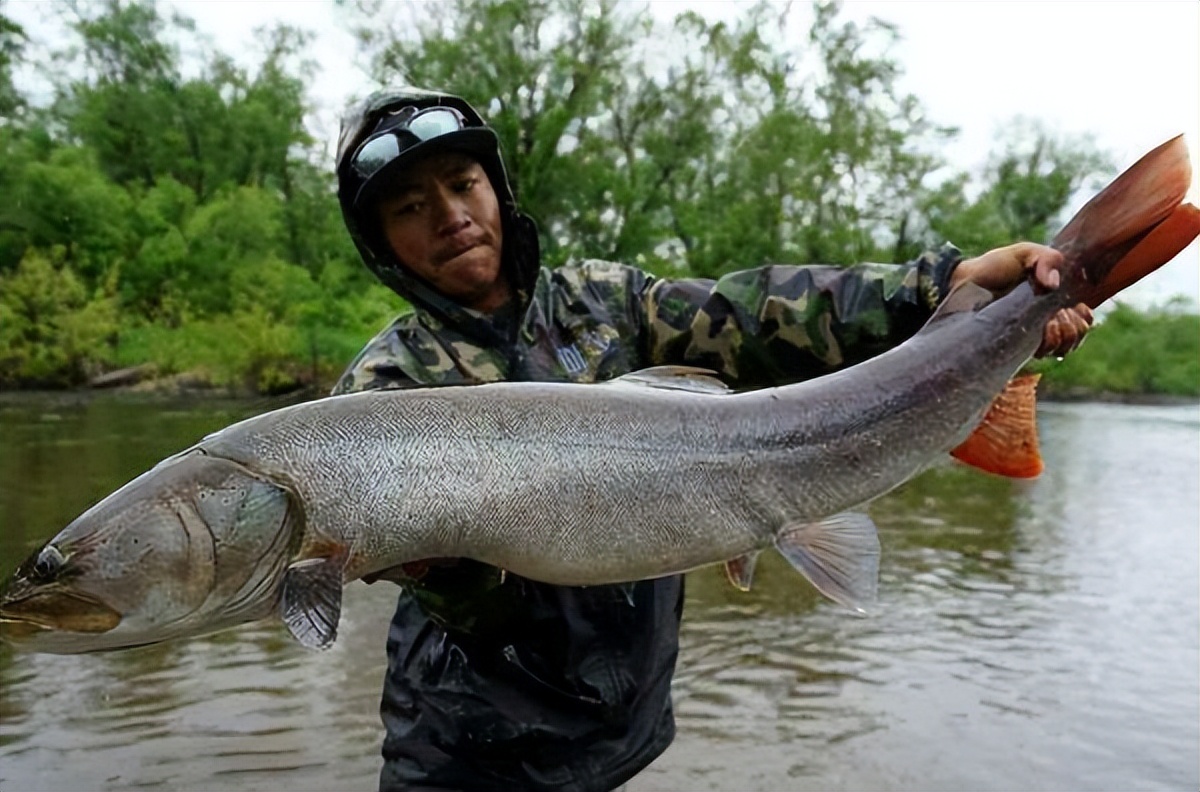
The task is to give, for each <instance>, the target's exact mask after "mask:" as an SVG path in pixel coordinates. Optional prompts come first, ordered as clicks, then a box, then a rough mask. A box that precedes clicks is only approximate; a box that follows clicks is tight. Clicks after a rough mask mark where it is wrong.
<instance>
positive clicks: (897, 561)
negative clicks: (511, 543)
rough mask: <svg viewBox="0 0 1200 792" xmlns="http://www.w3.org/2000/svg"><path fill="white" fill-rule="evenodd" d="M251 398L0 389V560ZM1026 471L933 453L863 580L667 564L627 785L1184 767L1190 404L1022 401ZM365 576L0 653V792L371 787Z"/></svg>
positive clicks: (1004, 777) (1190, 711)
mask: <svg viewBox="0 0 1200 792" xmlns="http://www.w3.org/2000/svg"><path fill="white" fill-rule="evenodd" d="M273 406H276V405H275V404H271V403H266V402H257V403H253V404H250V403H219V404H191V405H186V404H184V405H178V404H176V405H164V404H162V403H155V402H147V403H137V402H130V401H128V400H118V399H112V398H72V397H49V396H45V395H39V396H23V397H12V396H6V397H5V398H4V399H3V400H0V575H2V576H7V574H8V573H9V572H10V571H11V570H12V569H13V568H14V567H15V566H16V564H17V563H18V562H19V561H20V560H21V559H22V558H23V557H24V556H25V555H26V554H28V553H29V552H30V551H32V550H33V549H34V548H35V547H36V546H37V545H39V544H40V543H41V542H42V541H44V540H45V539H47V538H49V537H50V536H51V535H53V534H54V533H55V532H56V531H57V530H58V529H59V528H60V527H61V526H62V525H64V524H65V523H66V522H67V521H68V520H70V519H71V518H72V517H74V516H75V515H76V514H78V513H79V512H80V511H82V510H83V509H84V508H86V507H87V506H88V505H89V504H90V503H92V502H93V501H94V500H96V499H98V498H99V497H101V496H103V495H104V494H106V493H107V492H109V491H111V490H112V489H114V488H115V487H117V486H118V485H120V484H121V483H123V482H124V481H126V480H127V479H129V478H131V477H132V476H134V475H135V474H137V473H140V472H141V471H142V470H144V469H145V468H147V467H149V466H150V465H151V464H153V463H154V462H156V461H157V460H159V459H160V458H162V457H163V456H166V455H167V454H169V453H171V452H173V451H176V450H178V449H179V448H181V447H183V446H185V445H187V444H189V443H190V442H192V441H194V440H196V439H198V438H199V437H200V436H202V435H203V434H204V433H206V432H208V431H211V430H214V429H217V428H219V427H221V426H224V425H226V424H227V423H229V422H231V421H232V420H234V419H237V418H240V417H243V416H246V415H249V414H253V413H254V412H258V411H261V410H264V409H269V408H271V407H273ZM1039 418H1040V423H1041V436H1042V443H1043V455H1044V457H1045V459H1046V465H1047V469H1046V472H1045V473H1044V474H1043V475H1042V477H1041V478H1040V479H1038V480H1037V481H1035V482H1032V483H1014V482H1010V481H1006V480H1000V479H995V478H992V477H988V476H985V475H982V474H978V473H976V472H974V471H972V470H968V469H966V468H963V467H959V466H950V465H947V466H946V467H944V468H939V469H937V470H934V471H930V472H928V473H926V474H924V475H923V476H921V477H920V478H918V479H917V480H915V481H913V482H911V483H910V484H908V485H906V486H905V487H903V488H901V489H900V490H897V491H896V492H894V493H892V494H891V495H889V496H888V497H886V498H884V499H882V500H880V501H878V502H877V503H875V504H874V505H873V506H872V507H871V513H872V515H873V516H874V518H875V520H876V522H877V523H878V524H879V526H880V533H881V539H882V543H883V560H882V573H881V585H880V598H879V604H878V607H877V608H876V609H875V612H874V613H873V614H872V615H871V616H870V617H866V618H862V617H856V616H853V615H851V614H849V613H847V612H846V611H844V610H842V609H839V608H838V607H837V606H834V605H832V604H830V603H828V602H825V601H822V600H820V599H819V598H818V597H817V596H816V595H814V594H813V592H812V590H811V589H810V588H809V587H808V585H807V584H806V583H805V582H804V581H803V580H802V579H801V578H800V577H799V576H798V575H797V574H796V573H794V572H792V571H791V570H790V569H789V568H788V567H787V566H786V565H785V564H784V563H783V562H782V561H781V560H779V559H778V558H777V557H774V556H772V557H770V558H767V557H765V556H764V558H763V559H762V561H760V565H759V571H758V576H757V579H756V581H755V588H754V591H753V592H751V593H749V594H742V593H739V592H737V591H735V590H733V589H731V588H729V587H728V586H727V584H725V583H724V580H723V577H722V576H721V575H720V574H719V573H718V572H717V571H716V569H715V568H714V569H706V570H700V571H698V572H695V573H692V574H691V575H690V576H689V579H688V600H687V606H686V610H685V617H684V628H683V632H682V636H681V640H682V650H681V653H680V662H679V668H678V673H677V677H676V681H675V687H674V698H675V702H676V709H677V719H678V725H679V730H678V737H677V738H676V740H675V743H674V745H673V746H672V747H671V748H670V749H669V750H668V751H667V752H666V753H665V754H664V755H663V756H662V757H661V758H660V759H659V760H658V761H656V762H655V763H654V764H652V765H651V766H650V767H649V768H648V769H647V770H646V771H645V772H644V773H643V774H642V775H641V776H639V777H638V778H637V779H635V780H634V781H632V782H631V783H630V785H629V788H630V790H632V792H649V791H650V790H672V789H687V790H699V789H713V790H780V789H792V790H843V789H844V790H861V789H872V790H961V789H972V790H1013V789H1021V790H1116V789H1122V790H1135V789H1136V790H1195V789H1197V788H1200V769H1198V768H1200V601H1198V591H1200V538H1198V537H1200V494H1198V493H1200V407H1196V406H1176V407H1140V406H1138V407H1135V406H1122V405H1100V404H1072V405H1064V404H1048V405H1043V407H1042V408H1041V410H1040V416H1039ZM394 600H395V590H394V588H392V587H391V586H390V584H386V583H380V584H376V585H374V586H366V585H364V584H362V583H354V584H351V585H350V586H349V587H348V588H347V590H346V602H345V605H344V611H343V622H342V626H341V634H340V636H339V638H338V642H337V643H336V644H335V646H334V647H333V648H332V649H330V650H329V651H326V652H322V653H312V652H308V651H305V650H303V649H301V648H300V647H298V646H297V645H295V644H294V643H292V642H291V641H290V639H289V638H288V637H287V636H286V635H285V633H284V632H283V630H282V629H281V628H278V627H276V626H271V625H253V626H249V627H245V628H240V629H235V630H230V631H227V632H225V633H221V634H219V635H216V636H212V637H208V638H202V639H196V640H191V641H185V642H176V643H172V644H167V645H159V646H152V647H146V648H143V649H136V650H128V651H123V652H116V653H109V654H101V655H90V656H52V655H28V654H22V653H16V652H13V651H12V650H11V649H9V648H8V647H0V790H4V792H9V791H10V790H11V791H12V792H18V791H21V792H24V791H27V790H28V791H31V792H32V791H34V790H53V791H54V792H62V791H63V790H89V791H90V790H117V789H130V788H149V789H155V788H157V789H171V790H174V789H189V790H192V789H195V790H199V789H203V790H226V789H228V790H279V789H287V790H290V792H298V791H299V790H330V789H338V790H349V789H362V790H367V789H373V788H374V786H375V783H376V775H377V773H378V767H379V760H378V758H377V757H378V743H379V741H380V739H381V727H380V725H379V722H378V716H377V699H378V694H379V689H380V684H381V678H382V673H383V668H384V657H383V642H384V635H385V633H386V627H387V622H388V618H389V617H390V615H391V609H392V607H393V604H394Z"/></svg>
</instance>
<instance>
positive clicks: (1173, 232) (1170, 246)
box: [1081, 203, 1200, 308]
mask: <svg viewBox="0 0 1200 792" xmlns="http://www.w3.org/2000/svg"><path fill="white" fill-rule="evenodd" d="M1197 236H1200V209H1197V208H1196V207H1195V206H1193V205H1192V204H1186V203H1185V204H1180V205H1179V206H1177V207H1175V211H1173V212H1171V214H1169V215H1167V219H1165V220H1163V221H1162V222H1161V223H1159V224H1158V225H1156V226H1154V228H1151V229H1150V231H1149V232H1147V233H1146V234H1145V235H1144V236H1143V237H1141V238H1140V240H1139V241H1138V242H1137V243H1136V244H1135V245H1134V246H1133V247H1132V248H1131V249H1130V250H1129V252H1128V253H1126V254H1125V255H1124V256H1123V257H1121V259H1120V260H1119V261H1117V263H1116V264H1114V265H1113V268H1112V270H1111V271H1110V272H1109V273H1108V277H1106V278H1105V279H1104V280H1103V281H1101V282H1100V283H1098V284H1096V285H1095V286H1094V287H1092V288H1090V289H1087V290H1085V293H1084V294H1083V295H1081V299H1082V301H1083V302H1085V303H1087V304H1088V305H1089V306H1091V307H1092V308H1095V307H1096V306H1098V305H1099V304H1100V303H1102V302H1104V301H1105V300H1107V299H1108V298H1109V297H1112V296H1113V295H1114V294H1116V293H1117V292H1119V291H1121V290H1122V289H1125V288H1127V287H1129V286H1132V285H1133V284H1134V283H1137V282H1138V281H1139V280H1141V279H1142V278H1144V277H1145V276H1146V275H1149V274H1150V273H1151V272H1154V270H1156V269H1158V268H1159V267H1161V266H1162V265H1163V264H1166V263H1167V262H1168V261H1170V260H1171V259H1173V258H1175V257H1176V256H1177V255H1179V252H1180V251H1181V250H1183V249H1184V248H1185V247H1187V246H1188V245H1189V244H1191V242H1192V240H1193V239H1195V238H1196V237H1197Z"/></svg>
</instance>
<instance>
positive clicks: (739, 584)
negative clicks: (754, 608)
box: [725, 550, 759, 591]
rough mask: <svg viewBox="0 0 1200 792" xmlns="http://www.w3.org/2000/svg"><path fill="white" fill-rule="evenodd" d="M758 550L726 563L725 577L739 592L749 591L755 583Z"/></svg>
mask: <svg viewBox="0 0 1200 792" xmlns="http://www.w3.org/2000/svg"><path fill="white" fill-rule="evenodd" d="M758 553H759V551H758V550H755V551H753V552H751V553H746V554H745V555H740V556H738V557H737V558H731V559H729V560H728V561H726V562H725V577H726V578H727V579H728V580H729V582H730V584H731V585H732V586H733V587H734V588H736V589H737V590H738V591H749V590H750V584H751V583H753V582H754V563H755V562H756V561H758Z"/></svg>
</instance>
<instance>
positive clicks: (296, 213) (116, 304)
mask: <svg viewBox="0 0 1200 792" xmlns="http://www.w3.org/2000/svg"><path fill="white" fill-rule="evenodd" d="M3 3H4V0H0V195H3V196H4V200H3V202H2V203H0V387H48V386H49V387H59V386H70V385H75V384H79V383H83V382H87V381H88V380H89V379H90V378H92V377H94V376H96V375H98V374H101V373H103V372H107V371H111V370H113V369H119V368H122V367H129V366H134V365H140V364H151V365H152V366H153V367H154V368H155V369H156V371H157V373H158V374H159V375H160V376H166V375H171V374H177V373H179V374H183V373H186V374H188V375H189V376H190V377H191V378H192V379H193V380H196V381H202V382H208V383H211V384H217V385H230V386H235V387H249V388H253V389H257V390H264V391H270V390H278V389H286V388H290V387H294V386H296V385H298V384H312V385H318V386H320V387H324V386H327V385H328V383H329V381H330V379H331V377H333V376H335V375H336V373H337V372H338V371H340V369H341V368H342V367H343V366H344V365H345V364H346V363H347V362H348V360H349V359H350V357H351V356H352V355H353V353H354V352H355V350H356V349H357V348H358V347H359V346H361V344H362V343H363V342H364V341H365V340H366V339H367V338H368V337H369V336H370V335H371V334H372V333H374V332H375V331H376V330H378V329H379V328H380V327H381V326H382V325H383V324H384V323H385V322H386V321H387V318H388V317H389V315H390V314H392V313H394V312H395V311H397V310H398V309H399V307H400V306H399V301H398V298H396V297H395V295H393V294H391V293H390V292H388V291H387V290H385V289H384V288H383V287H382V286H380V285H378V284H377V283H375V282H374V281H373V280H372V279H371V278H370V277H369V275H368V273H367V272H366V270H365V268H364V267H363V266H362V265H361V263H360V262H359V260H358V258H357V255H356V253H355V251H354V249H353V246H352V245H351V244H350V242H349V239H348V237H347V236H346V234H345V232H344V230H343V229H342V226H341V218H340V214H339V211H338V207H337V203H336V200H335V198H334V193H333V181H332V163H331V162H329V161H328V159H327V154H326V153H325V152H326V150H327V145H325V144H326V143H327V141H317V140H314V139H313V137H312V136H311V135H310V134H309V132H308V131H307V127H306V118H307V117H309V115H310V114H311V112H312V111H313V109H314V108H313V107H312V106H311V102H312V100H311V98H310V97H309V94H308V89H307V86H308V83H309V82H310V79H311V76H312V73H313V69H314V65H313V64H312V63H310V62H308V61H306V60H305V58H304V52H305V47H306V45H307V43H308V41H309V34H308V33H305V32H302V31H298V30H295V29H293V28H290V27H287V26H279V27H276V28H274V29H271V30H265V31H261V34H260V35H259V37H258V40H259V42H260V51H259V52H257V53H256V54H254V55H253V57H251V58H250V59H249V62H250V63H251V64H252V65H246V63H245V62H244V60H242V59H234V58H233V57H231V56H230V55H229V54H227V53H223V52H220V51H217V50H214V49H213V48H212V47H211V45H208V44H205V43H204V42H203V40H202V39H199V38H198V37H197V36H196V35H195V32H194V30H193V25H192V23H191V22H190V21H189V20H188V19H186V18H183V17H180V16H178V15H170V14H167V13H166V12H165V11H164V10H163V9H162V8H160V7H158V6H156V5H155V4H154V3H153V2H152V1H151V0H137V1H134V0H129V1H123V0H106V1H105V2H97V3H93V4H64V5H62V6H58V7H57V8H58V9H59V11H60V12H61V14H62V22H63V24H64V29H65V30H66V31H67V34H66V37H65V38H64V39H62V40H61V41H59V42H57V43H56V44H54V45H50V44H45V43H38V42H34V41H33V40H32V39H31V38H30V37H29V36H27V35H26V32H25V31H24V30H22V29H21V28H20V26H19V25H17V24H16V23H15V22H13V21H12V20H11V19H10V18H8V17H7V16H5V15H4V5H3ZM347 13H348V14H349V15H350V22H351V24H352V25H353V26H354V27H355V29H356V32H357V33H358V36H359V40H360V42H361V46H362V51H361V53H360V54H359V55H360V59H362V60H364V61H365V62H366V63H368V64H369V67H370V69H371V70H372V72H373V74H374V76H375V77H376V79H377V80H378V81H379V82H380V83H381V84H391V83H396V82H406V83H411V84H417V85H425V86H430V87H440V88H443V89H447V90H450V91H454V92H456V93H460V94H462V95H464V96H466V97H467V98H468V99H469V100H470V101H472V102H473V103H474V104H476V106H478V107H480V108H481V109H483V110H484V112H485V114H487V115H488V117H489V119H490V120H491V121H492V122H493V123H494V125H495V127H496V129H497V131H498V133H499V134H500V137H501V139H502V142H503V145H504V149H505V152H506V156H507V159H508V163H509V168H510V171H511V173H512V176H513V177H514V179H515V181H516V183H517V186H518V191H519V196H520V200H521V202H522V205H523V206H524V207H525V208H526V209H527V210H528V211H529V212H530V213H531V214H533V215H534V217H535V219H537V221H538V223H539V226H540V227H541V229H542V231H543V235H544V242H545V245H544V246H545V249H546V250H547V263H550V264H555V263H560V262H563V261H566V260H568V259H571V258H577V257H585V256H594V257H601V258H609V259H614V260H620V261H627V262H631V263H636V264H639V265H641V266H644V267H647V268H649V269H652V270H655V271H658V272H661V273H664V274H671V275H691V274H695V275H706V276H711V275H716V274H720V273H723V272H727V271H730V270H733V269H738V268H743V267H748V266H754V265H757V264H761V263H763V262H766V261H786V262H795V263H805V262H814V261H822V262H833V263H847V262H852V261H858V260H865V259H874V260H885V261H886V260H890V261H900V260H905V259H907V258H909V257H911V256H912V255H913V254H914V253H916V252H918V251H919V250H920V249H921V248H923V247H925V246H928V245H935V244H939V243H940V242H941V241H943V240H945V239H950V240H953V241H954V242H956V243H957V244H959V245H960V246H961V247H963V248H964V249H965V250H967V251H970V252H977V251H982V250H984V249H986V248H988V247H992V246H995V245H998V244H1003V243H1007V242H1010V241H1012V240H1014V239H1019V238H1026V239H1044V238H1046V236H1047V235H1048V232H1049V231H1050V230H1051V229H1052V228H1053V227H1054V225H1055V223H1056V222H1059V221H1060V214H1061V213H1062V210H1063V208H1064V206H1065V205H1066V203H1067V201H1068V200H1069V199H1070V197H1071V196H1072V194H1073V193H1074V192H1075V191H1076V190H1077V189H1078V188H1079V187H1081V186H1083V185H1085V184H1088V183H1090V181H1091V180H1092V179H1093V178H1094V177H1096V176H1098V175H1101V174H1104V173H1105V172H1106V170H1107V168H1108V163H1107V162H1106V160H1105V158H1104V157H1103V156H1102V155H1101V154H1100V153H1098V152H1096V151H1095V150H1094V149H1093V148H1092V147H1091V145H1090V143H1089V142H1088V141H1086V140H1073V139H1061V138H1056V137H1054V136H1052V135H1050V134H1048V133H1047V132H1045V131H1044V130H1043V129H1042V128H1040V127H1039V126H1038V125H1037V124H1036V123H1033V122H1028V121H1018V122H1016V123H1014V124H1013V125H1012V126H1011V128H1010V129H1008V130H1006V131H1005V134H1004V140H1005V144H1004V146H1003V148H1002V150H1000V151H998V152H995V153H994V154H993V155H992V157H991V159H990V161H989V164H988V165H987V167H986V169H985V170H984V171H983V172H982V173H980V174H976V175H970V174H967V173H958V174H955V173H951V172H950V171H949V169H948V168H946V163H945V162H943V161H942V159H941V156H940V154H939V146H940V144H941V143H943V142H944V141H945V140H946V139H948V138H949V137H951V136H952V135H953V134H954V130H952V129H947V128H944V127H940V126H938V125H936V124H934V123H932V122H931V121H929V120H928V118H927V116H926V114H925V112H924V111H923V109H922V107H921V103H920V101H919V99H918V98H917V97H914V96H911V95H907V94H904V93H902V92H901V91H900V90H899V88H898V87H897V80H898V78H899V76H900V73H901V72H900V66H899V64H898V63H897V62H896V61H895V60H894V59H893V58H892V57H891V56H890V55H889V46H890V44H891V43H892V42H893V41H894V40H895V37H896V35H897V31H895V30H894V29H893V28H892V27H891V26H889V25H888V24H887V23H885V22H875V23H872V24H870V25H867V26H858V25H855V24H853V23H850V22H846V21H844V20H842V19H841V18H840V17H839V10H838V7H837V5H836V4H829V3H822V4H818V5H817V6H815V7H814V22H813V24H812V26H811V29H810V31H809V35H808V38H807V40H805V41H802V42H800V44H799V45H797V46H793V47H788V46H784V44H783V43H782V40H783V36H782V34H781V32H782V25H783V20H782V19H780V18H778V16H777V14H778V12H777V10H772V9H771V8H770V7H767V6H757V7H754V8H752V9H748V10H747V12H746V13H745V15H744V16H743V17H742V19H741V21H740V22H739V23H737V24H736V25H727V24H724V23H713V22H710V21H708V20H706V19H705V18H703V17H701V16H699V15H698V14H695V13H685V14H683V15H681V16H680V17H679V18H678V19H676V20H675V22H674V24H673V25H671V26H669V29H664V26H663V25H662V24H661V23H658V22H655V21H654V20H653V18H652V17H651V16H650V15H649V13H648V12H647V11H646V10H645V9H644V8H638V7H635V6H633V5H632V4H628V3H618V2H615V0H603V1H602V2H596V1H595V0H486V1H485V2H475V1H474V0H446V2H438V3H428V2H425V3H422V2H410V3H406V4H396V3H382V2H372V0H361V2H360V3H359V4H358V5H357V6H353V7H351V8H347ZM18 64H27V65H28V68H32V69H33V71H34V73H36V74H37V75H38V77H39V78H40V79H41V80H43V81H45V82H46V83H47V84H49V85H50V86H52V92H50V93H51V97H50V98H49V99H39V100H38V101H35V99H34V97H33V96H32V95H27V94H26V93H23V91H22V83H21V80H19V79H16V77H15V70H16V68H17V65H18ZM43 93H44V92H43ZM347 99H350V97H347ZM935 172H936V173H941V174H943V175H944V176H945V178H941V179H939V180H938V181H936V183H931V181H930V179H929V174H931V173H935ZM1114 316H1118V317H1124V316H1125V314H1124V313H1121V314H1114ZM1121 321H1125V320H1124V319H1122V320H1121ZM1145 321H1147V322H1150V323H1151V324H1152V325H1153V324H1154V322H1156V321H1158V319H1157V318H1155V317H1147V318H1146V319H1145ZM1172 321H1174V320H1173V319H1172ZM1154 326H1155V327H1157V326H1158V325H1154ZM1163 327H1164V328H1165V325H1164V326H1163ZM1163 332H1166V330H1164V331H1163ZM1171 332H1174V331H1171ZM1194 335H1195V334H1193V336H1194ZM1172 338H1175V337H1174V336H1172ZM1182 341H1186V339H1181V338H1175V340H1173V341H1171V342H1170V343H1172V344H1174V343H1177V342H1182ZM1091 346H1094V347H1099V346H1100V343H1094V344H1091ZM1089 357H1093V355H1092V351H1091V350H1089ZM1193 357H1195V356H1193ZM1189 371H1190V370H1189ZM1178 376H1179V377H1181V378H1183V380H1187V381H1191V382H1193V383H1195V382H1197V381H1198V380H1197V378H1196V377H1195V375H1194V373H1186V372H1185V373H1182V374H1179V375H1178ZM1189 377H1190V380H1188V378H1189ZM1138 381H1139V382H1145V383H1152V384H1150V385H1148V386H1149V387H1162V386H1161V385H1159V384H1157V382H1158V381H1157V380H1152V379H1151V380H1148V379H1140V380H1138ZM1172 387H1174V386H1172Z"/></svg>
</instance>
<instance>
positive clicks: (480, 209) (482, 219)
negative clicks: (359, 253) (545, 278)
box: [378, 151, 509, 312]
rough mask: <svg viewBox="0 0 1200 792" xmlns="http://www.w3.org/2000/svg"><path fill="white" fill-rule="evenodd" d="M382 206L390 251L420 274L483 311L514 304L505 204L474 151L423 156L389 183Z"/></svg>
mask: <svg viewBox="0 0 1200 792" xmlns="http://www.w3.org/2000/svg"><path fill="white" fill-rule="evenodd" d="M378 211H379V220H380V223H381V224H382V225H381V227H382V229H383V234H384V237H385V238H386V239H387V241H388V244H389V245H390V246H391V248H392V252H393V253H395V255H396V258H398V259H399V260H400V262H401V263H402V264H403V265H404V266H405V267H406V268H407V269H408V270H409V271H410V272H412V273H413V274H414V275H416V276H418V277H419V278H421V279H423V280H424V281H426V282H427V283H429V285H430V286H432V287H433V288H435V289H437V290H438V291H439V292H441V293H442V294H444V295H445V296H447V297H449V298H451V299H453V300H455V301H456V302H458V303H459V304H461V305H464V306H466V307H467V308H473V309H475V310H477V311H484V312H490V311H494V310H495V309H496V308H499V307H500V306H501V305H503V304H504V303H505V302H507V301H508V298H509V286H508V281H507V280H506V279H505V278H504V276H503V274H502V273H501V271H500V250H501V245H502V243H503V231H502V230H501V225H500V204H499V201H497V199H496V191H495V190H493V189H492V184H491V182H490V181H489V180H488V177H487V174H486V173H484V171H483V168H482V167H481V166H480V165H479V163H478V162H476V161H475V160H474V159H472V158H471V157H470V156H468V155H466V154H462V153H459V152H453V151H448V152H438V153H434V154H430V155H429V156H427V157H422V158H421V159H419V160H418V161H417V162H415V163H414V164H413V167H411V168H409V169H408V170H406V171H405V172H404V173H402V174H401V175H400V176H398V177H397V180H396V183H395V184H394V185H389V188H388V191H387V192H386V193H385V197H383V198H382V199H380V201H379V204H378Z"/></svg>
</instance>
